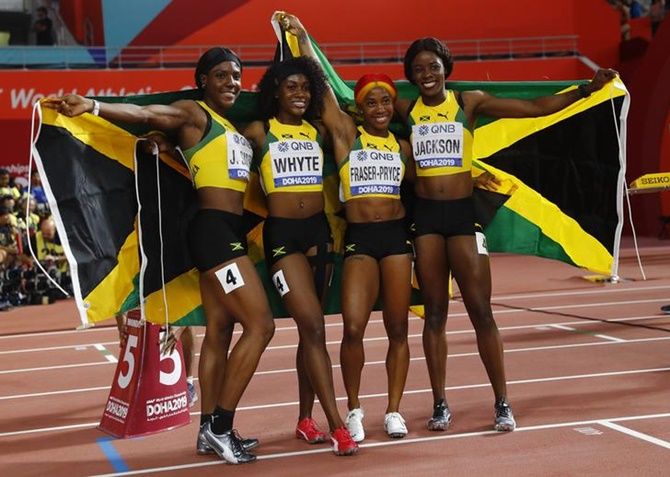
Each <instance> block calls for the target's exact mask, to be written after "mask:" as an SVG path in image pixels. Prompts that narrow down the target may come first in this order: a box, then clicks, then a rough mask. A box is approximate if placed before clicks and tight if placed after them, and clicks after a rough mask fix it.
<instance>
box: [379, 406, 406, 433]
mask: <svg viewBox="0 0 670 477" xmlns="http://www.w3.org/2000/svg"><path fill="white" fill-rule="evenodd" d="M384 430H385V431H386V433H387V434H388V435H389V437H395V438H401V437H405V436H406V435H407V426H406V425H405V420H404V419H403V417H402V416H401V415H400V413H399V412H387V413H386V415H385V416H384Z"/></svg>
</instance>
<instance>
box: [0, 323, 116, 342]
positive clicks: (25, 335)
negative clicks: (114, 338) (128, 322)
mask: <svg viewBox="0 0 670 477" xmlns="http://www.w3.org/2000/svg"><path fill="white" fill-rule="evenodd" d="M110 330H113V331H115V332H117V333H118V330H117V328H116V326H108V325H105V326H104V327H100V328H95V327H93V328H86V329H84V330H78V329H75V328H72V329H71V330H59V331H42V332H38V333H17V334H15V335H2V336H0V340H11V339H13V338H33V337H35V336H56V335H69V334H72V333H79V334H82V333H95V332H98V331H110Z"/></svg>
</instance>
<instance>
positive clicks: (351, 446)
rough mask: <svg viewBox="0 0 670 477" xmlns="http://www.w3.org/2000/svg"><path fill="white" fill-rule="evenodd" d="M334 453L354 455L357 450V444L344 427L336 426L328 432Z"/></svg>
mask: <svg viewBox="0 0 670 477" xmlns="http://www.w3.org/2000/svg"><path fill="white" fill-rule="evenodd" d="M330 441H331V442H332V443H333V452H335V455H354V454H355V453H356V452H358V444H356V442H355V441H354V440H353V439H352V438H351V434H349V431H348V430H347V428H346V427H344V426H342V427H338V428H337V429H335V430H334V431H333V432H332V433H331V434H330Z"/></svg>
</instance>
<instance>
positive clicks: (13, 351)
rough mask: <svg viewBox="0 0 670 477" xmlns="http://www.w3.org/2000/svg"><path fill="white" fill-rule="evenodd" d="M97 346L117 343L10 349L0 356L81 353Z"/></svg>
mask: <svg viewBox="0 0 670 477" xmlns="http://www.w3.org/2000/svg"><path fill="white" fill-rule="evenodd" d="M98 345H102V346H109V345H116V346H119V341H118V340H116V341H100V342H98V343H84V344H71V345H62V346H48V347H45V348H25V349H10V350H6V351H0V355H3V354H16V353H38V352H41V351H58V350H64V349H75V350H77V351H82V350H85V349H87V348H96V349H98V348H97V346H98Z"/></svg>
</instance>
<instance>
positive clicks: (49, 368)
mask: <svg viewBox="0 0 670 477" xmlns="http://www.w3.org/2000/svg"><path fill="white" fill-rule="evenodd" d="M533 327H534V326H533V325H524V326H519V327H508V328H499V329H500V330H501V331H502V330H508V329H523V328H533ZM467 332H468V333H474V331H473V330H470V331H467ZM461 333H463V332H461V331H456V332H453V333H451V332H447V335H449V334H461ZM420 337H421V335H419V334H417V335H409V336H408V338H420ZM385 339H386V338H365V339H364V340H363V341H364V342H369V341H380V340H385ZM665 340H670V336H657V337H651V338H637V339H632V340H617V341H607V342H601V341H594V342H587V343H570V344H563V345H546V346H533V347H528V348H512V349H506V350H504V352H505V353H519V352H524V351H544V350H553V349H564V348H580V347H586V346H600V345H605V344H615V343H630V344H634V343H643V342H646V341H665ZM326 344H327V345H337V344H340V341H327V342H326ZM296 347H297V345H284V346H269V347H267V348H266V351H268V350H270V351H272V350H277V349H287V348H296ZM195 356H200V353H195ZM466 356H479V354H478V353H476V352H472V353H455V354H449V355H448V357H449V358H462V357H466ZM115 359H116V358H115ZM424 359H425V358H424V357H418V358H411V361H414V360H424ZM101 364H110V363H108V362H94V363H80V364H64V365H55V366H44V367H38V368H23V369H10V370H4V371H0V375H3V374H18V373H22V372H33V371H52V370H57V369H69V368H75V367H81V366H96V365H101ZM366 364H368V365H377V364H385V363H384V361H370V362H366ZM333 367H339V365H333ZM293 371H295V368H287V369H279V370H269V371H256V373H254V374H255V375H263V374H277V373H290V372H293ZM2 399H4V398H3V397H1V396H0V400H2Z"/></svg>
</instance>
